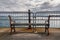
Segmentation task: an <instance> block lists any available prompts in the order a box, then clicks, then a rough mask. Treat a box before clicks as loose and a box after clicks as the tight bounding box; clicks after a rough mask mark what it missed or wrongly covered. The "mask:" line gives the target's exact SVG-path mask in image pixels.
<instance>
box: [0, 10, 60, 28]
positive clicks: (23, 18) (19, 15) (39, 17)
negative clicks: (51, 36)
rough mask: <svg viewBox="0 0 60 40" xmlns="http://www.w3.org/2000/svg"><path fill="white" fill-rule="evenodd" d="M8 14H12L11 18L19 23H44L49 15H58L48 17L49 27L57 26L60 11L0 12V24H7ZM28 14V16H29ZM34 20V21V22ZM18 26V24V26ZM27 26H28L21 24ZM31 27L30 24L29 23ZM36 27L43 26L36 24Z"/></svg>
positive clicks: (59, 21)
mask: <svg viewBox="0 0 60 40" xmlns="http://www.w3.org/2000/svg"><path fill="white" fill-rule="evenodd" d="M29 13H30V14H29ZM8 15H11V16H12V19H13V20H15V21H16V22H20V23H36V24H37V23H44V22H45V20H47V19H48V16H49V15H58V17H57V16H56V17H51V18H50V27H54V28H55V27H56V28H59V26H60V25H59V24H60V16H59V15H60V11H41V12H36V13H33V12H30V11H27V12H0V26H7V27H8V26H9V18H8ZM29 16H30V17H29ZM34 21H35V22H34ZM19 27H20V26H19ZM21 27H28V26H21ZM31 27H32V25H31ZM36 27H44V26H39V25H37V26H36Z"/></svg>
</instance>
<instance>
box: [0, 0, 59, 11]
mask: <svg viewBox="0 0 60 40" xmlns="http://www.w3.org/2000/svg"><path fill="white" fill-rule="evenodd" d="M28 9H30V10H32V11H60V1H59V0H57V1H56V0H0V11H27V10H28Z"/></svg>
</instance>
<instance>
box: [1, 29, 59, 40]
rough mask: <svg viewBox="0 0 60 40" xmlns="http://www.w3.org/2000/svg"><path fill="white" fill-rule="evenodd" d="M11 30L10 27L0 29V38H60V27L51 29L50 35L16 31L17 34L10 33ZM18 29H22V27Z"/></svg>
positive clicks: (34, 39) (27, 39) (30, 39)
mask: <svg viewBox="0 0 60 40" xmlns="http://www.w3.org/2000/svg"><path fill="white" fill-rule="evenodd" d="M40 29H41V28H40ZM9 30H10V29H0V40H60V29H50V31H49V32H50V35H49V36H46V35H45V34H44V33H39V34H35V33H15V34H12V35H10V34H9ZM18 30H19V31H20V29H18ZM24 30H25V29H24ZM24 30H22V31H24ZM25 31H26V30H25ZM27 31H29V30H27ZM39 31H41V30H39Z"/></svg>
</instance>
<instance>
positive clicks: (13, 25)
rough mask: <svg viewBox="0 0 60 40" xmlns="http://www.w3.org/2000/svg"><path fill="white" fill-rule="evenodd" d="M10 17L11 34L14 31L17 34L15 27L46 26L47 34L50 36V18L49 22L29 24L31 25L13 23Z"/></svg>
mask: <svg viewBox="0 0 60 40" xmlns="http://www.w3.org/2000/svg"><path fill="white" fill-rule="evenodd" d="M8 17H9V20H10V28H11V33H12V30H14V32H15V26H20V25H40V26H43V25H44V26H45V33H46V34H47V35H49V19H50V17H48V20H46V21H45V23H37V24H35V23H31V24H29V23H16V22H15V21H12V18H11V16H8Z"/></svg>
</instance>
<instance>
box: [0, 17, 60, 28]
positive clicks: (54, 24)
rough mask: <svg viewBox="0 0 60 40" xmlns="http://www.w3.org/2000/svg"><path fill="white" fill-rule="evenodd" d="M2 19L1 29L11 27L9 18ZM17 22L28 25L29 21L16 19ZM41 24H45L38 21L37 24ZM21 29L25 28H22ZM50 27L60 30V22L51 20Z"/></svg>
mask: <svg viewBox="0 0 60 40" xmlns="http://www.w3.org/2000/svg"><path fill="white" fill-rule="evenodd" d="M15 18H16V17H15ZM0 19H1V20H0V27H9V19H8V17H3V16H1V17H0ZM15 21H16V22H20V23H28V21H27V20H19V19H15ZM39 22H43V21H42V20H41V21H40V20H38V21H36V23H39ZM32 23H33V21H32ZM19 27H20V26H19ZM21 27H23V26H21ZM24 27H26V26H24ZM37 27H44V26H37ZM50 27H56V28H60V20H51V21H50Z"/></svg>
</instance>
